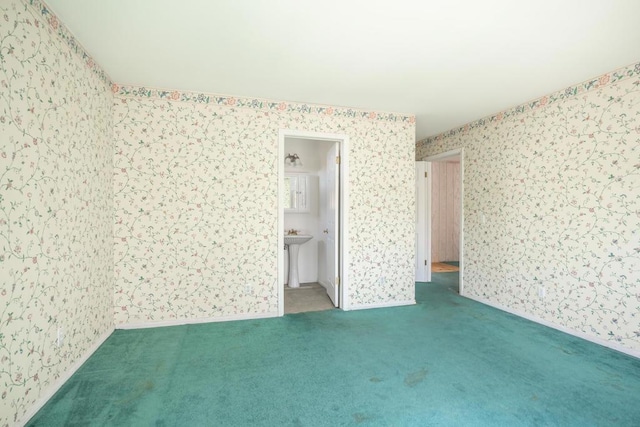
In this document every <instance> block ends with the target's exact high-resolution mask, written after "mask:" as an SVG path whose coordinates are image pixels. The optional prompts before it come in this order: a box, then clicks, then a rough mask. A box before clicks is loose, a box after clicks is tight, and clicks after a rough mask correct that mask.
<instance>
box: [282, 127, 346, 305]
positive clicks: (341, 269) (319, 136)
mask: <svg viewBox="0 0 640 427" xmlns="http://www.w3.org/2000/svg"><path fill="white" fill-rule="evenodd" d="M285 138H297V139H315V140H325V141H334V142H339V143H340V166H339V168H340V197H339V203H340V213H339V215H340V226H339V228H338V229H339V232H338V240H339V244H338V247H339V250H340V256H339V258H338V260H339V266H338V277H340V290H339V295H340V298H339V299H340V302H339V308H341V309H343V310H349V307H350V306H351V302H350V301H349V293H348V292H347V290H348V288H349V276H348V270H347V268H346V266H348V265H349V216H348V211H349V210H348V206H349V136H348V135H344V134H337V133H324V132H310V131H303V130H291V129H280V132H279V135H278V229H277V233H278V252H277V253H278V278H277V280H276V294H277V295H278V316H284V285H283V283H284V249H283V248H284V203H283V197H284V155H285V154H284V140H285Z"/></svg>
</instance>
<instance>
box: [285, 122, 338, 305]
mask: <svg viewBox="0 0 640 427" xmlns="http://www.w3.org/2000/svg"><path fill="white" fill-rule="evenodd" d="M278 145H279V147H278V148H279V150H278V152H279V155H278V159H279V162H278V200H279V202H278V279H277V283H276V287H277V295H278V315H279V316H282V315H284V314H285V282H287V291H286V292H287V293H286V297H287V298H286V301H288V302H289V304H290V305H289V306H288V307H287V312H299V311H305V310H304V306H305V303H304V301H303V302H302V304H300V299H301V298H304V295H305V294H306V295H309V296H310V298H317V297H318V296H320V297H322V295H321V294H322V293H323V292H324V293H325V298H324V299H325V300H327V301H330V307H339V308H342V309H347V307H348V298H347V292H346V290H347V288H348V280H347V277H346V276H347V275H346V271H345V269H344V268H343V266H344V265H348V264H347V263H346V258H347V250H346V242H347V237H346V236H347V234H348V217H347V212H346V209H345V207H346V206H347V200H348V190H349V189H348V185H347V183H348V179H347V178H348V155H347V153H348V149H347V148H348V137H347V136H346V135H341V134H329V133H317V132H306V131H295V130H281V131H280V136H279V144H278ZM292 147H294V148H295V149H294V150H292V149H291V148H292ZM285 148H287V149H286V150H285ZM294 182H295V183H297V184H296V185H297V186H298V187H297V188H296V189H295V191H294V190H292V187H291V183H294ZM291 197H298V198H299V199H298V200H297V201H296V202H294V203H293V204H292V203H291V202H290V199H291ZM292 205H294V206H295V208H293V209H292ZM296 234H297V235H300V236H301V238H300V239H296V238H292V237H291V236H292V235H296ZM285 235H286V236H287V238H286V239H285ZM285 240H286V241H287V242H292V241H295V240H301V241H303V242H304V243H302V244H299V245H297V247H292V245H290V244H288V245H286V246H285ZM293 254H295V257H293V256H291V255H293ZM292 258H297V262H296V263H295V264H293V263H292V265H289V261H290V259H292ZM292 266H293V267H294V268H292ZM294 270H295V271H294ZM290 275H291V276H292V277H289V276H290ZM289 285H291V286H292V287H293V288H290V287H289ZM292 290H293V291H294V292H291V291H292ZM300 291H303V292H300ZM319 293H320V295H318V294H319ZM294 295H295V298H296V299H297V300H298V302H297V303H296V304H297V305H298V306H300V307H303V309H302V310H300V309H297V308H295V307H294V308H292V307H291V304H292V301H294V299H292V298H291V297H292V296H294ZM314 295H315V296H314ZM327 297H328V299H327ZM325 304H326V303H325ZM315 305H316V304H315V303H314V302H313V301H310V304H308V306H309V307H314V306H315ZM321 305H322V303H321V302H320V306H321ZM309 311H313V308H311V309H310V310H309Z"/></svg>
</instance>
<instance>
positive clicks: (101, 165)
mask: <svg viewBox="0 0 640 427" xmlns="http://www.w3.org/2000/svg"><path fill="white" fill-rule="evenodd" d="M29 3H30V4H32V6H31V5H27V3H26V2H25V3H23V2H21V1H18V0H6V1H2V3H1V4H0V17H2V18H0V19H2V24H1V25H0V64H1V66H0V86H1V88H0V94H1V95H0V135H2V138H1V139H0V241H1V243H0V281H1V282H2V286H0V307H2V308H1V309H0V360H1V362H0V393H1V396H0V425H3V426H4V425H17V424H19V423H20V422H21V421H24V418H25V417H28V414H29V412H30V411H32V410H33V408H34V406H37V405H36V402H39V401H40V399H46V398H47V397H48V395H49V394H50V393H52V391H53V390H54V389H55V387H56V385H57V382H58V381H60V380H62V379H64V377H65V376H66V375H67V373H68V372H69V370H70V369H71V368H72V367H73V366H74V365H75V364H76V363H79V361H80V360H81V359H82V358H83V357H85V356H86V355H87V354H88V352H89V351H90V349H91V348H92V347H94V346H95V345H97V344H98V343H99V342H101V340H102V339H104V338H105V337H106V335H107V334H108V333H109V332H110V331H111V330H112V329H113V237H112V236H113V221H112V212H113V192H112V188H113V186H112V176H113V166H112V159H113V145H112V121H111V120H112V112H111V108H112V103H113V97H112V94H111V91H110V90H109V83H108V79H107V78H106V76H105V75H104V73H103V72H102V71H101V70H100V69H98V68H97V67H96V66H95V65H94V63H93V61H92V60H91V58H90V57H88V56H86V54H84V52H82V51H81V49H80V48H79V47H78V44H77V43H76V41H75V40H74V39H73V37H72V36H71V35H70V34H69V33H68V31H67V30H66V29H65V28H64V26H63V25H62V24H61V23H59V22H58V20H57V19H56V17H55V16H54V15H52V14H51V13H50V12H49V11H48V9H47V8H46V6H44V5H43V4H41V3H40V2H38V1H33V2H29ZM59 328H62V329H63V330H64V340H63V342H62V345H61V346H59V347H58V346H57V345H56V340H57V331H58V329H59Z"/></svg>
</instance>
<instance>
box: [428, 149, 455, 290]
mask: <svg viewBox="0 0 640 427" xmlns="http://www.w3.org/2000/svg"><path fill="white" fill-rule="evenodd" d="M463 177H464V150H463V149H462V148H460V149H456V150H452V151H447V152H445V153H442V154H438V155H435V156H431V157H428V158H426V159H425V161H420V162H416V201H417V215H416V218H417V219H416V281H430V280H431V274H432V272H454V271H457V272H458V276H459V287H458V292H459V293H460V295H462V294H463V292H464V284H463V283H464V282H463V259H464V258H463V242H464V231H463V230H464V224H463V219H464V213H463V201H464V186H463Z"/></svg>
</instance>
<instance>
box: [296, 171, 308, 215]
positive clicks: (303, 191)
mask: <svg viewBox="0 0 640 427" xmlns="http://www.w3.org/2000/svg"><path fill="white" fill-rule="evenodd" d="M297 196H298V200H297V205H298V212H301V213H306V212H309V208H310V203H309V177H308V176H307V175H300V176H298V194H297Z"/></svg>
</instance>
